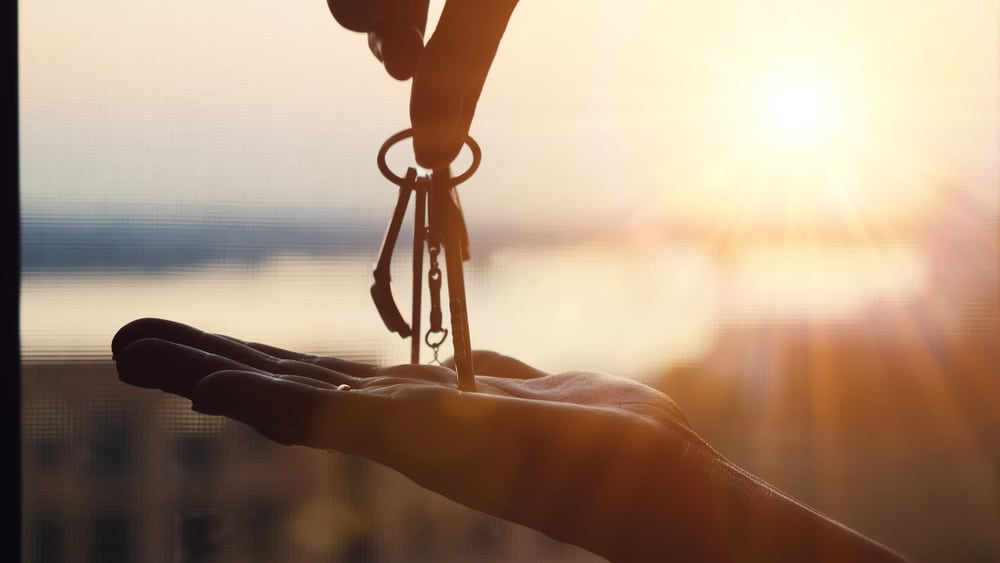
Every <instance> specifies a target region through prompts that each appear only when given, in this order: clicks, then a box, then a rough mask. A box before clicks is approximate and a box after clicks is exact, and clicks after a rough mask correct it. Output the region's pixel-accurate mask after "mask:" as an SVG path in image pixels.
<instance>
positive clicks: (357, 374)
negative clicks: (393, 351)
mask: <svg viewBox="0 0 1000 563" xmlns="http://www.w3.org/2000/svg"><path fill="white" fill-rule="evenodd" d="M145 339H152V340H160V341H163V342H170V343H174V344H177V345H179V346H181V347H184V348H191V349H194V350H200V351H202V352H205V353H207V354H208V355H209V356H208V357H204V358H200V365H201V366H202V367H205V368H208V367H211V365H210V364H213V363H218V360H216V359H213V358H211V356H221V357H222V358H225V359H228V360H231V361H232V362H235V363H236V364H238V365H232V366H229V367H234V368H238V367H245V366H249V367H251V368H255V369H258V370H263V371H268V372H273V373H282V374H294V375H301V376H306V377H312V378H315V379H318V380H321V381H327V382H329V383H333V384H335V385H339V384H341V383H348V384H351V385H356V384H358V378H364V377H368V376H370V375H372V374H373V373H374V371H375V369H376V367H375V366H372V365H370V364H364V363H360V362H352V361H349V360H342V359H339V358H328V357H321V356H313V355H308V354H299V353H297V352H291V351H288V350H283V349H281V348H277V347H274V346H268V345H265V344H255V343H247V342H243V341H241V340H238V339H235V338H232V337H229V336H222V335H218V334H212V333H207V332H203V331H201V330H198V329H196V328H194V327H191V326H188V325H185V324H182V323H178V322H174V321H168V320H164V319H152V318H150V319H139V320H137V321H133V322H131V323H129V324H127V325H125V326H124V327H122V328H121V330H119V331H118V334H116V335H115V337H114V340H113V341H112V352H113V354H114V357H115V359H116V360H118V359H119V358H120V357H121V356H122V355H123V351H125V350H127V349H129V348H131V346H132V345H133V344H135V343H137V342H139V341H141V340H145ZM170 350H174V351H175V352H176V353H177V354H179V355H178V356H177V357H175V358H171V361H172V362H173V366H174V367H180V366H177V362H178V361H180V360H189V361H193V360H195V359H198V358H197V355H195V354H193V353H192V352H191V351H185V350H184V349H183V348H177V349H171V348H155V347H152V348H146V347H145V346H144V347H140V348H139V349H133V350H131V351H130V352H129V353H128V354H127V356H128V362H127V364H129V367H131V368H134V369H132V370H131V371H132V372H133V373H135V372H136V371H138V370H139V366H140V365H144V364H150V363H152V362H153V361H161V360H159V359H157V358H159V357H161V356H169V355H170V354H171V353H172V352H171V351H170ZM147 353H156V354H158V356H155V357H150V358H146V354H147ZM144 358H145V359H144ZM160 371H162V370H160ZM213 371H216V370H213ZM207 373H211V372H207ZM137 375H138V374H137ZM149 375H150V376H156V375H158V376H166V377H170V375H169V374H164V373H160V374H153V373H150V374H149ZM173 377H177V378H184V376H182V375H180V374H177V375H174V376H173Z"/></svg>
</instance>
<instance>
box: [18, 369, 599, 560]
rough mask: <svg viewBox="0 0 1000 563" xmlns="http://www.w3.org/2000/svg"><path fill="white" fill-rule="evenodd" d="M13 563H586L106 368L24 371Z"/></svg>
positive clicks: (406, 485) (579, 554) (395, 477)
mask: <svg viewBox="0 0 1000 563" xmlns="http://www.w3.org/2000/svg"><path fill="white" fill-rule="evenodd" d="M22 388H23V397H24V398H25V399H24V401H23V411H22V413H23V414H22V436H23V441H22V450H23V451H22V464H23V465H22V467H23V475H24V479H23V486H22V491H23V505H22V514H23V522H24V527H23V529H24V535H25V537H24V554H25V558H24V561H25V562H38V563H59V562H64V561H65V562H69V561H73V562H78V563H84V562H94V563H116V562H122V563H125V562H128V563H134V562H137V561H166V562H170V561H183V562H185V563H200V562H226V561H232V562H237V561H238V562H279V561H280V562H284V561H296V562H302V563H309V562H321V561H322V562H338V561H342V562H352V563H353V562H376V561H377V562H382V561H418V562H419V561H473V560H474V561H484V562H489V561H567V562H568V561H576V562H580V561H595V560H599V559H596V558H595V557H594V556H592V555H591V554H588V553H586V552H584V551H582V550H580V549H578V548H575V547H573V546H569V545H565V544H562V543H559V542H556V541H554V540H551V539H549V538H547V537H545V536H543V535H541V534H539V533H537V532H534V531H533V530H529V529H526V528H523V527H520V526H516V525H513V524H510V523H508V522H504V521H502V520H498V519H496V518H493V517H490V516H487V515H485V514H482V513H479V512H476V511H473V510H470V509H467V508H465V507H462V506H459V505H457V504H455V503H454V502H452V501H450V500H447V499H445V498H443V497H441V496H438V495H436V494H433V493H429V492H427V491H425V490H423V489H421V488H419V487H417V486H416V485H414V484H413V483H412V482H410V481H409V480H408V479H406V478H405V477H403V476H401V475H400V474H398V473H396V472H393V471H391V470H388V469H385V468H383V467H380V466H378V465H376V464H374V463H371V462H368V461H366V460H363V459H361V458H357V457H352V456H345V455H340V454H335V453H327V452H319V451H315V450H310V449H307V448H300V447H291V448H289V447H283V446H279V445H276V444H274V443H271V442H269V441H267V440H265V439H264V438H262V437H260V436H258V435H257V434H256V433H254V432H253V431H252V430H250V429H248V428H246V427H243V426H242V425H239V424H237V423H233V422H230V421H226V420H224V419H222V418H219V417H209V416H203V415H200V414H197V413H193V412H191V411H190V410H189V406H188V405H187V404H186V401H182V400H180V399H178V398H176V397H173V396H170V395H167V394H165V393H161V392H158V391H149V390H141V389H135V388H132V387H130V386H128V385H125V384H122V383H120V382H119V381H118V380H117V377H116V374H115V371H114V366H113V365H112V364H111V363H110V362H108V361H75V362H74V361H38V362H28V363H26V364H25V365H24V368H23V383H22Z"/></svg>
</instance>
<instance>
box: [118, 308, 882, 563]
mask: <svg viewBox="0 0 1000 563" xmlns="http://www.w3.org/2000/svg"><path fill="white" fill-rule="evenodd" d="M112 349H113V352H114V357H115V360H116V362H117V367H118V373H119V375H120V378H121V379H122V380H123V381H125V382H127V383H130V384H132V385H136V386H139V387H148V388H156V389H161V390H163V391H167V392H170V393H174V394H177V395H180V396H183V397H187V398H189V399H191V401H192V403H193V408H194V409H195V410H197V411H200V412H203V413H207V414H216V415H223V416H227V417H229V418H232V419H235V420H238V421H240V422H243V423H246V424H248V425H250V426H252V427H253V428H255V429H257V430H258V431H259V432H260V433H261V434H263V435H265V436H267V437H269V438H271V439H273V440H275V441H277V442H280V443H283V444H298V445H303V446H309V447H313V448H322V449H330V450H337V451H340V452H345V453H349V454H356V455H361V456H364V457H366V458H369V459H372V460H374V461H376V462H379V463H382V464H384V465H386V466H388V467H391V468H393V469H396V470H398V471H400V472H401V473H403V474H404V475H406V476H407V477H409V478H410V479H412V480H413V481H415V482H416V483H417V484H419V485H422V486H423V487H426V488H427V489H430V490H432V491H436V492H439V493H441V494H444V495H445V496H447V497H450V498H451V499H453V500H455V501H457V502H459V503H461V504H464V505H466V506H469V507H472V508H475V509H478V510H481V511H483V512H486V513H489V514H493V515H495V516H498V517H501V518H504V519H506V520H510V521H513V522H517V523H520V524H524V525H527V526H530V527H532V528H535V529H537V530H539V531H542V532H544V533H546V534H548V535H550V536H551V537H553V538H556V539H558V540H561V541H565V542H569V543H573V544H576V545H578V546H581V547H583V548H585V549H588V550H590V551H592V552H594V553H597V554H599V555H602V556H604V557H607V558H608V559H610V560H612V561H665V560H670V561H729V560H738V561H792V560H796V561H821V560H822V561H899V560H901V559H897V557H898V556H896V555H894V554H892V553H891V552H889V551H888V550H885V548H883V547H881V546H879V545H877V544H875V543H874V542H871V541H870V540H867V539H866V538H863V537H862V536H860V535H858V534H856V533H854V532H852V531H850V530H847V529H846V528H843V527H842V526H839V525H838V524H836V523H834V522H832V521H830V520H828V519H826V518H824V517H822V516H820V515H818V514H816V513H815V512H812V511H811V510H809V509H808V508H806V507H804V506H802V505H800V504H798V503H796V502H795V501H793V500H792V499H789V498H788V497H785V496H783V495H781V493H779V492H777V491H776V490H774V489H772V488H770V487H768V486H767V485H765V484H764V483H762V482H760V481H759V480H756V479H755V478H754V477H752V476H750V475H749V474H746V473H745V472H742V471H741V470H739V469H738V468H735V467H733V466H731V465H730V464H728V462H726V461H725V460H724V459H723V458H722V457H721V456H720V455H719V454H717V453H716V452H715V451H714V450H712V449H711V448H710V447H709V446H708V445H707V444H705V443H704V442H703V441H702V440H701V439H700V438H699V437H698V436H697V435H696V434H695V433H694V432H692V431H691V430H690V428H689V427H688V425H687V423H686V421H685V419H684V415H683V414H682V413H681V412H680V410H679V409H678V408H677V406H676V405H675V404H674V402H673V401H672V400H671V399H669V398H668V397H667V396H666V395H664V394H663V393H660V392H659V391H656V390H654V389H652V388H650V387H647V386H645V385H642V384H639V383H636V382H634V381H631V380H627V379H622V378H617V377H611V376H608V375H603V374H599V373H591V372H568V373H561V374H547V373H544V372H542V371H539V370H537V369H535V368H532V367H530V366H528V365H525V364H524V363H522V362H520V361H518V360H515V359H513V358H509V357H506V356H501V355H499V354H496V353H492V352H478V353H476V355H475V366H476V369H477V373H478V376H477V381H476V383H477V391H476V392H473V393H466V392H462V391H459V390H458V389H457V387H456V383H455V373H454V372H453V371H452V370H451V369H449V368H447V367H443V366H430V365H400V366H393V367H377V366H372V365H368V364H362V363H356V362H351V361H346V360H341V359H337V358H329V357H317V356H310V355H305V354H298V353H295V352H289V351H287V350H282V349H278V348H274V347H271V346H266V345H262V344H254V343H248V342H243V341H240V340H236V339H234V338H230V337H226V336H220V335H215V334H209V333H205V332H202V331H200V330H197V329H195V328H192V327H189V326H186V325H182V324H179V323H175V322H171V321H165V320H159V319H141V320H138V321H134V322H132V323H130V324H128V325H126V326H125V327H123V328H122V329H121V330H120V331H119V332H118V334H117V335H116V336H115V338H114V341H113V343H112ZM786 536H787V539H786ZM734 554H738V557H734Z"/></svg>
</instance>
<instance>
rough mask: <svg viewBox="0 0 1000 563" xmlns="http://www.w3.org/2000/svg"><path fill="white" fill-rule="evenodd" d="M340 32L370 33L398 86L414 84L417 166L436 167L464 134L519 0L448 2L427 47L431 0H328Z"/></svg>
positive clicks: (412, 108) (444, 161)
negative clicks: (406, 82)
mask: <svg viewBox="0 0 1000 563" xmlns="http://www.w3.org/2000/svg"><path fill="white" fill-rule="evenodd" d="M327 4H328V5H329V7H330V13H331V14H333V17H334V18H335V19H336V20H337V22H338V23H340V24H341V25H342V26H344V27H346V28H347V29H350V30H353V31H359V32H363V33H367V34H368V45H369V48H370V49H371V51H372V53H373V54H374V55H375V56H376V57H377V58H378V59H379V60H380V61H381V62H382V64H383V65H384V66H385V69H386V71H387V72H388V73H389V74H390V75H391V76H393V77H394V78H396V79H399V80H406V79H408V78H411V77H412V78H413V85H412V90H411V94H410V120H411V122H412V124H413V128H414V138H413V146H414V151H415V153H416V159H417V163H418V164H420V165H421V166H423V167H425V168H441V167H444V166H447V165H448V164H450V163H451V161H452V160H454V158H455V156H456V155H457V154H458V151H459V150H460V149H461V146H462V142H463V141H464V139H465V136H466V135H467V134H468V132H469V126H470V124H471V123H472V117H473V115H474V114H475V111H476V104H477V103H478V101H479V95H480V93H481V91H482V88H483V83H484V82H485V80H486V75H487V73H488V72H489V69H490V65H491V64H492V63H493V57H494V56H495V55H496V51H497V47H498V46H499V44H500V38H501V37H502V36H503V33H504V30H505V29H506V28H507V21H508V20H509V19H510V15H511V13H512V12H513V10H514V6H515V5H516V4H517V0H488V1H477V0H448V1H447V3H446V4H445V5H444V8H443V9H442V12H441V17H440V18H439V20H438V24H437V27H436V29H435V30H434V34H433V36H432V37H431V38H430V39H429V40H428V41H427V42H426V45H425V43H424V32H425V28H426V25H427V4H428V0H327Z"/></svg>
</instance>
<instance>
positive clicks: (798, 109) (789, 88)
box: [768, 82, 829, 133]
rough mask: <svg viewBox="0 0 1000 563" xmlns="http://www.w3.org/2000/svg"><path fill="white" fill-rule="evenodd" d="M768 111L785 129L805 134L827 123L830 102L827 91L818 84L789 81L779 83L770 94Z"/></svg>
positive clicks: (775, 121)
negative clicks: (826, 95) (825, 92)
mask: <svg viewBox="0 0 1000 563" xmlns="http://www.w3.org/2000/svg"><path fill="white" fill-rule="evenodd" d="M768 111H769V113H770V116H771V118H772V119H773V121H774V123H776V124H777V125H778V126H779V127H781V128H782V130H784V131H787V132H790V133H805V132H810V131H816V130H817V129H819V128H821V127H822V126H823V125H824V123H825V121H826V119H827V117H828V114H829V103H828V100H827V99H826V97H825V95H824V92H822V91H821V90H820V89H819V88H818V87H816V86H815V85H813V84H809V83H805V82H789V83H786V84H779V85H777V86H775V87H774V88H773V89H772V91H771V92H770V93H769V96H768Z"/></svg>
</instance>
